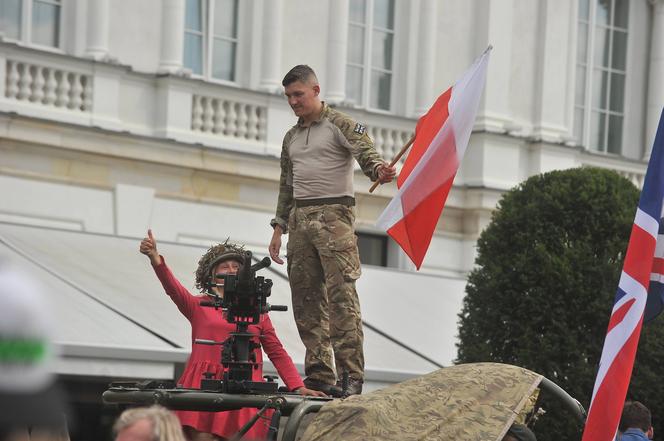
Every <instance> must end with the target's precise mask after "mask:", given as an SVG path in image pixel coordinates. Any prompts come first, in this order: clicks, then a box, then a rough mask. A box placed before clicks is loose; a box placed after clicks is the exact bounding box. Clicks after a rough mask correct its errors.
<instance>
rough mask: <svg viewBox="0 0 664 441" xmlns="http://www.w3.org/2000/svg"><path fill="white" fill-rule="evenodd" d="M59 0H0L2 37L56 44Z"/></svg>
mask: <svg viewBox="0 0 664 441" xmlns="http://www.w3.org/2000/svg"><path fill="white" fill-rule="evenodd" d="M61 8H62V2H61V0H0V33H2V34H3V36H4V37H5V38H8V39H12V40H20V41H24V42H26V43H33V44H37V45H40V46H48V47H55V48H57V47H60V17H61V15H62V14H61Z"/></svg>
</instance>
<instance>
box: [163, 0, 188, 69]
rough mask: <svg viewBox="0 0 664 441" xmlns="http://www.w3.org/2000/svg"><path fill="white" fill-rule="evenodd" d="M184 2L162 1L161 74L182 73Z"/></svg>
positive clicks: (181, 0) (182, 0)
mask: <svg viewBox="0 0 664 441" xmlns="http://www.w3.org/2000/svg"><path fill="white" fill-rule="evenodd" d="M184 2H185V0H163V2H162V4H161V5H162V10H161V52H160V56H159V69H158V71H159V72H161V73H177V72H180V71H182V60H183V58H184V20H185V3H184Z"/></svg>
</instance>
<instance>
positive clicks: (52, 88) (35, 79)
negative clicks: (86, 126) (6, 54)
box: [5, 59, 92, 112]
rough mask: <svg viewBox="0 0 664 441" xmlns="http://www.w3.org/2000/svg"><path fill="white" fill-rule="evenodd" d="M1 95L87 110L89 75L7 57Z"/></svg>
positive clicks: (89, 91)
mask: <svg viewBox="0 0 664 441" xmlns="http://www.w3.org/2000/svg"><path fill="white" fill-rule="evenodd" d="M5 97H6V98H8V99H10V100H17V101H23V102H29V103H33V104H35V105H41V106H53V107H56V108H60V109H65V110H71V111H74V112H89V111H90V110H91V109H92V77H91V76H90V75H84V74H80V73H76V72H68V71H66V70H62V69H57V68H53V67H48V66H40V65H38V64H33V63H26V62H22V61H15V60H11V59H7V60H6V78H5Z"/></svg>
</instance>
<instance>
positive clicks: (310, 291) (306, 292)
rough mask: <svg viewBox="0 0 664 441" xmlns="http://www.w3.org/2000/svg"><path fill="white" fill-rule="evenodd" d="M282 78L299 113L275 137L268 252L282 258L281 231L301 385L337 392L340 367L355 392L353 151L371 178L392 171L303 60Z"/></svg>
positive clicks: (358, 348) (358, 329)
mask: <svg viewBox="0 0 664 441" xmlns="http://www.w3.org/2000/svg"><path fill="white" fill-rule="evenodd" d="M282 85H283V86H284V89H285V94H286V97H287V98H288V104H289V105H290V106H291V108H292V109H293V112H294V113H295V115H296V116H297V117H298V118H299V119H298V121H297V124H296V125H295V126H293V127H292V128H291V129H290V130H289V131H288V132H287V133H286V135H285V136H284V140H283V145H282V151H281V178H280V184H279V199H278V202H277V210H276V216H275V218H274V219H272V221H271V222H270V225H272V227H273V228H274V232H273V235H272V240H271V241H270V247H269V252H270V257H271V258H272V260H274V261H275V262H277V263H279V264H283V260H282V259H281V258H280V257H279V250H280V248H281V235H282V234H286V233H288V234H289V235H290V236H289V240H288V245H287V257H288V277H289V280H290V285H291V291H292V296H293V297H292V301H293V313H294V315H295V322H296V323H297V327H298V330H299V333H300V338H301V339H302V342H303V343H304V346H305V347H306V356H305V374H306V376H307V378H306V379H305V381H304V383H305V385H306V386H307V387H308V388H310V389H316V390H320V391H323V392H325V393H327V394H331V395H338V394H339V393H340V384H341V376H342V375H343V373H348V375H349V383H348V391H347V392H348V394H349V395H350V394H359V393H361V392H362V383H363V381H364V353H363V347H362V345H363V333H362V319H361V316H360V302H359V299H358V296H357V292H356V290H355V280H357V278H358V277H359V276H360V259H359V253H358V249H357V238H356V237H355V227H354V223H355V209H354V205H355V199H354V191H353V158H355V160H356V161H357V162H358V163H359V165H360V167H361V168H362V171H363V172H364V174H365V175H367V176H368V177H369V178H370V179H371V180H372V181H376V180H378V181H380V182H381V183H387V182H390V181H392V179H394V176H395V174H396V170H395V168H394V167H391V166H389V165H387V164H386V163H385V162H384V161H383V160H382V158H381V157H380V156H379V155H378V153H377V152H376V150H375V148H374V146H373V141H372V140H371V138H369V136H368V135H367V133H366V130H367V129H366V127H365V126H364V125H362V124H360V123H357V122H355V121H354V120H353V119H351V118H350V117H349V116H347V115H344V114H343V113H341V112H338V111H336V110H334V109H332V108H330V107H329V106H328V105H327V104H326V103H324V102H323V101H321V100H320V96H319V94H320V85H319V84H318V79H317V78H316V74H315V73H314V71H313V70H312V69H311V68H310V67H309V66H305V65H298V66H295V67H294V68H293V69H291V70H290V71H289V72H288V73H287V74H286V76H285V77H284V79H283V81H282ZM333 356H334V362H333V361H332V358H333ZM335 370H336V374H335Z"/></svg>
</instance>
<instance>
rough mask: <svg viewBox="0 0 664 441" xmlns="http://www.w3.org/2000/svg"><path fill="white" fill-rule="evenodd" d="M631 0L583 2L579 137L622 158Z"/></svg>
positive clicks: (576, 108) (576, 117) (576, 103)
mask: <svg viewBox="0 0 664 441" xmlns="http://www.w3.org/2000/svg"><path fill="white" fill-rule="evenodd" d="M628 11H629V0H579V11H578V12H579V15H578V16H579V18H578V23H577V30H578V32H577V57H576V86H575V98H574V137H575V138H576V139H577V141H578V142H579V143H580V144H582V145H584V146H586V148H588V149H590V150H597V151H600V152H608V153H616V154H620V153H621V150H622V133H623V121H624V109H625V73H626V60H627V20H628Z"/></svg>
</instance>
